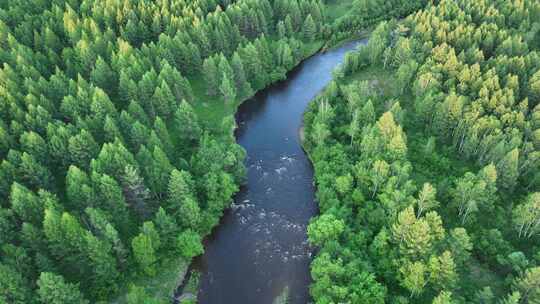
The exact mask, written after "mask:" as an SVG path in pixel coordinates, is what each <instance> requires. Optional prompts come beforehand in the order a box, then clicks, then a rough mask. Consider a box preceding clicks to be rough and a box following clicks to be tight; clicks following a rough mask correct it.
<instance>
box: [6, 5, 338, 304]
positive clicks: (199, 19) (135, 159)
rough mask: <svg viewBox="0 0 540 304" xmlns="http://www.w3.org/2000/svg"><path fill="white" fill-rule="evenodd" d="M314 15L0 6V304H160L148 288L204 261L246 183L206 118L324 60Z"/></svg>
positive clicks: (263, 8)
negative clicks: (306, 61)
mask: <svg viewBox="0 0 540 304" xmlns="http://www.w3.org/2000/svg"><path fill="white" fill-rule="evenodd" d="M324 12H325V4H324V3H323V2H321V1H316V0H299V1H296V0H295V1H288V0H275V1H268V0H241V1H229V0H221V1H217V0H198V1H187V0H159V1H136V0H126V1H119V0H118V1H116V0H111V1H92V0H23V1H21V0H8V1H0V63H1V69H0V118H1V120H0V245H1V246H0V302H1V303H10V304H12V303H59V304H60V303H96V302H99V301H103V302H106V301H109V300H114V299H117V300H118V301H120V302H119V303H169V301H170V296H171V294H170V293H172V290H167V293H169V294H167V295H160V296H157V295H155V294H146V292H147V289H146V288H144V287H146V286H145V285H146V284H147V283H148V282H149V280H144V278H151V279H152V278H154V277H156V276H160V275H161V273H162V272H163V271H164V270H167V269H170V268H173V269H175V268H180V267H181V264H182V265H183V264H186V263H189V261H190V259H191V258H192V257H194V256H196V255H199V254H200V253H201V252H202V251H203V247H202V244H201V239H202V238H203V237H204V236H205V235H207V234H208V233H209V232H210V231H211V229H212V228H213V227H214V226H215V225H216V224H217V223H218V221H219V218H220V217H221V215H222V213H223V210H224V209H225V208H227V207H228V206H229V205H230V203H231V197H232V196H233V194H234V193H235V192H236V191H237V190H238V187H239V185H240V184H241V183H242V180H243V179H244V175H245V168H244V167H243V160H244V157H245V152H244V151H243V149H242V148H241V147H240V146H238V145H237V144H236V143H235V140H234V136H233V129H234V128H235V121H234V119H233V117H232V115H230V113H229V114H228V115H225V113H223V115H221V114H222V112H218V110H216V109H223V108H225V107H226V106H227V107H229V108H231V109H232V108H233V105H236V104H237V103H238V102H240V101H242V100H244V99H246V98H248V97H250V96H252V95H253V93H254V92H255V91H257V90H259V89H261V88H263V87H265V86H266V85H268V84H269V83H271V82H274V81H276V80H278V79H282V78H284V77H285V73H286V72H287V71H288V70H290V69H291V68H292V67H293V66H295V65H296V64H297V63H298V62H299V61H300V60H301V59H303V58H304V57H305V56H307V55H309V54H310V53H312V52H314V51H316V50H317V49H318V48H320V46H322V41H323V39H322V37H323V33H327V34H326V35H329V33H330V30H329V29H328V27H329V25H328V24H327V22H326V19H325V16H324ZM209 111H216V112H217V115H209V114H208V113H207V112H209ZM211 114H212V113H211ZM214 114H215V113H214ZM220 115H221V116H220ZM172 276H173V278H170V277H169V278H166V279H168V280H169V282H166V283H167V284H168V285H170V284H175V283H177V282H176V280H177V278H176V277H175V276H176V274H175V273H173V274H172ZM141 279H142V280H141ZM139 282H140V283H141V284H140V285H138V283H139ZM162 283H163V282H158V284H156V285H165V284H162ZM174 287H176V286H173V288H174ZM162 288H163V287H162ZM128 291H129V292H128ZM126 294H127V295H126Z"/></svg>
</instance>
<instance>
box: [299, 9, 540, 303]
mask: <svg viewBox="0 0 540 304" xmlns="http://www.w3.org/2000/svg"><path fill="white" fill-rule="evenodd" d="M539 20H540V3H539V2H538V1H534V0H520V1H504V0H478V1H467V0H441V1H437V3H435V2H433V3H430V4H428V5H427V6H426V7H425V8H424V9H422V10H420V11H418V12H415V13H412V14H411V15H410V16H408V17H407V18H404V19H397V20H396V19H394V20H391V21H383V22H381V23H380V24H379V25H378V26H377V27H376V29H375V30H374V31H373V32H372V33H371V36H370V39H369V43H368V44H367V45H365V46H361V47H359V48H358V49H357V50H355V51H353V52H351V53H349V54H348V55H347V57H346V60H345V62H344V63H343V65H342V66H341V67H340V68H339V69H338V70H336V71H335V73H334V79H333V81H332V82H331V84H330V85H329V86H328V87H327V88H326V89H325V90H324V92H322V93H321V94H320V95H319V96H318V97H317V98H316V100H315V101H314V102H313V103H312V104H311V105H310V107H309V109H308V111H307V112H306V114H305V116H304V118H305V125H306V127H305V129H306V142H305V147H306V149H307V150H308V152H309V154H310V157H311V159H312V160H313V163H314V167H315V180H316V183H317V189H318V190H317V199H318V204H319V207H320V211H321V214H320V216H318V217H317V218H315V219H313V220H312V221H311V223H310V225H309V227H308V235H309V239H310V242H311V243H312V244H313V245H314V246H317V247H318V248H319V251H318V253H317V255H316V257H315V259H314V260H313V262H312V264H311V276H312V278H313V284H312V285H311V288H310V293H311V295H312V297H313V299H314V301H315V303H321V304H322V303H400V304H401V303H433V304H443V303H444V304H450V303H452V304H459V303H482V304H495V303H497V304H518V303H531V304H532V303H540V170H539V169H540V23H539Z"/></svg>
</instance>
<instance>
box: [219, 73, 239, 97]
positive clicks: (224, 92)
mask: <svg viewBox="0 0 540 304" xmlns="http://www.w3.org/2000/svg"><path fill="white" fill-rule="evenodd" d="M219 91H220V93H221V97H222V98H223V101H224V102H225V103H228V104H232V103H234V102H235V100H236V88H235V87H234V84H233V83H232V81H231V79H230V78H229V76H227V74H226V73H223V77H222V80H221V86H220V87H219Z"/></svg>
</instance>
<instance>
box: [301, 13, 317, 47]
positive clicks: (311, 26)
mask: <svg viewBox="0 0 540 304" xmlns="http://www.w3.org/2000/svg"><path fill="white" fill-rule="evenodd" d="M302 35H303V37H304V39H305V40H307V41H313V40H314V39H315V38H316V35H317V25H316V24H315V21H313V17H311V15H308V16H307V17H306V20H305V21H304V25H303V26H302Z"/></svg>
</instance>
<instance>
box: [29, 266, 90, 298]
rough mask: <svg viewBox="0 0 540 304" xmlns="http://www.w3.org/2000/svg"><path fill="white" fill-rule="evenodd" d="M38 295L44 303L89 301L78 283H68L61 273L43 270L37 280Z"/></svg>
mask: <svg viewBox="0 0 540 304" xmlns="http://www.w3.org/2000/svg"><path fill="white" fill-rule="evenodd" d="M37 285H38V291H37V293H38V295H39V299H40V301H41V302H42V303H50V304H86V303H89V302H88V301H87V300H86V299H85V298H84V296H83V295H82V293H81V292H80V291H79V286H78V285H77V284H71V283H67V282H66V281H65V280H64V278H63V277H62V276H60V275H56V274H54V273H50V272H42V273H41V274H40V276H39V280H38V281H37Z"/></svg>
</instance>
